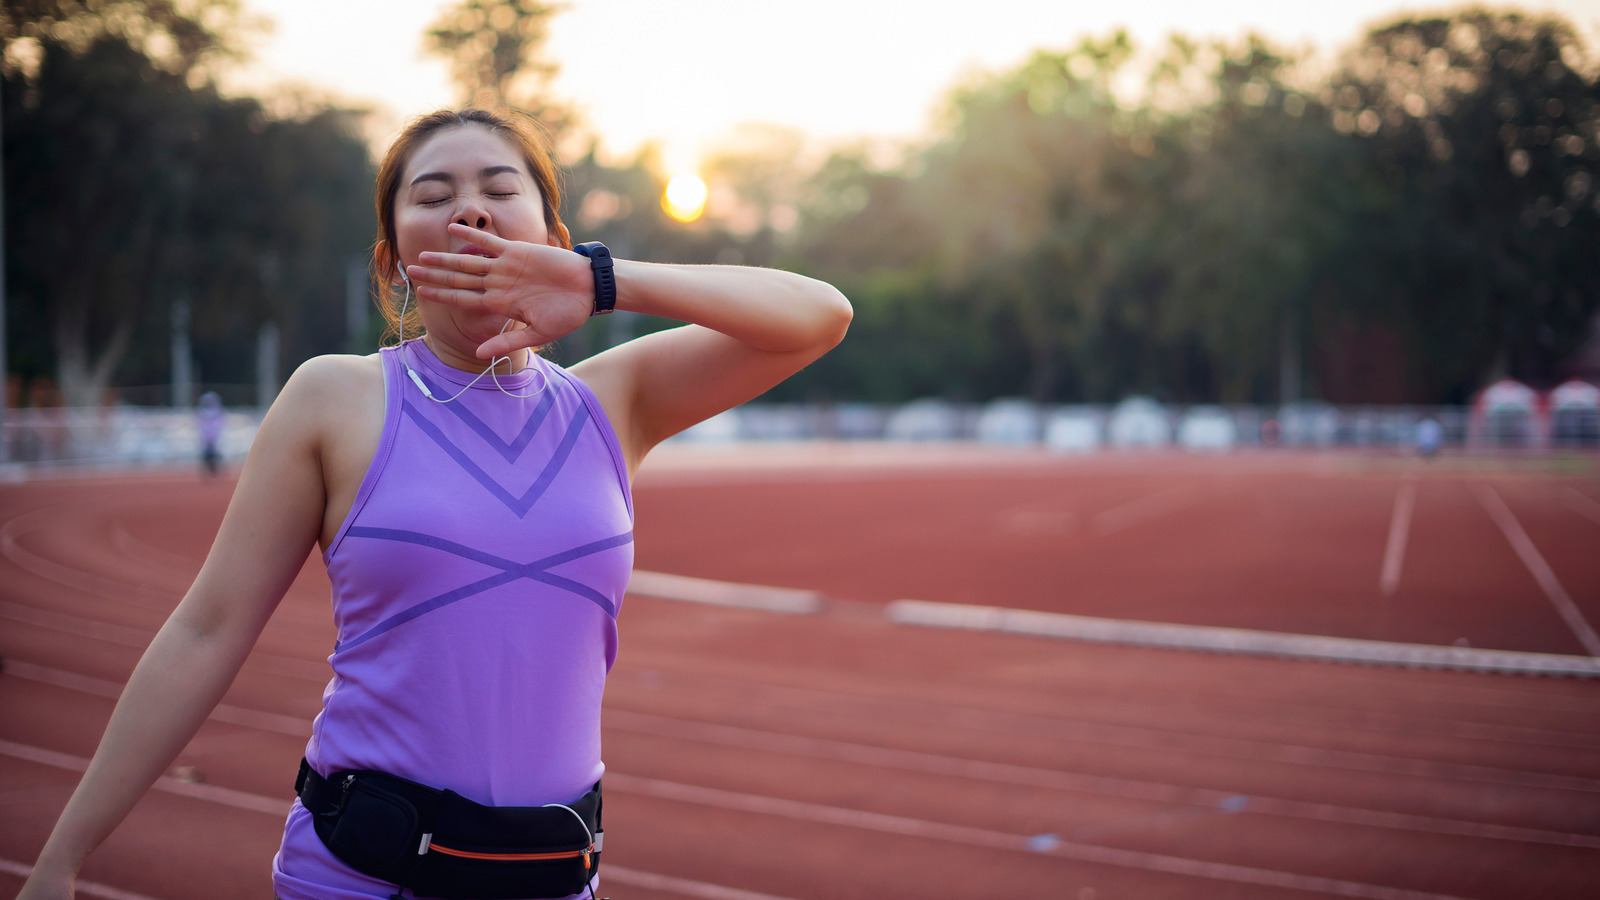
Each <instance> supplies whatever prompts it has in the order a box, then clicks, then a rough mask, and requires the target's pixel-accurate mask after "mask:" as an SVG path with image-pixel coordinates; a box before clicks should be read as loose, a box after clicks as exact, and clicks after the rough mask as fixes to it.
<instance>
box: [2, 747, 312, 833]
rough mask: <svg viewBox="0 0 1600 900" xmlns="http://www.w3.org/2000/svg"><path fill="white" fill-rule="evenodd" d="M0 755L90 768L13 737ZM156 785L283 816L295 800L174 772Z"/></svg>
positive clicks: (82, 760)
mask: <svg viewBox="0 0 1600 900" xmlns="http://www.w3.org/2000/svg"><path fill="white" fill-rule="evenodd" d="M0 756H9V757H12V758H13V759H21V760H26V761H27V762H31V763H38V764H39V765H42V766H51V767H53V768H57V769H67V770H68V771H72V772H84V771H87V770H88V768H89V760H88V759H86V758H84V757H82V756H73V755H71V754H68V753H57V752H56V751H54V750H46V749H44V748H43V747H32V746H29V745H27V744H18V743H15V742H13V741H0ZM152 787H153V788H154V789H155V790H158V791H163V792H165V793H168V794H177V795H178V796H180V797H188V798H190V799H192V800H204V801H206V802H208V803H216V804H218V805H220V806H231V807H233V808H234V809H243V810H248V811H250V812H258V813H266V814H267V815H272V816H277V817H278V818H280V819H281V818H284V817H286V816H288V815H289V805H290V804H291V803H293V802H294V798H293V797H285V798H282V799H279V798H274V797H263V796H261V795H260V794H250V793H246V792H244V791H236V790H233V789H232V788H225V787H218V786H217V785H214V784H190V783H188V782H186V781H179V780H178V779H176V778H173V777H172V776H170V775H162V776H161V777H160V778H157V779H156V783H155V784H154V785H152Z"/></svg>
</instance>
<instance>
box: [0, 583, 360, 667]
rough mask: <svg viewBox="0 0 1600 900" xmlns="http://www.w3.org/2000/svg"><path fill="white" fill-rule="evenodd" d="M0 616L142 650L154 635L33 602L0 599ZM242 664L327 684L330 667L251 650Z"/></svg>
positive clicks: (151, 631)
mask: <svg viewBox="0 0 1600 900" xmlns="http://www.w3.org/2000/svg"><path fill="white" fill-rule="evenodd" d="M0 619H10V620H11V621H13V622H22V623H24V624H27V625H33V626H36V627H38V628H47V629H49V630H51V631H59V632H62V633H63V634H70V635H72V636H73V637H81V638H88V639H90V640H96V641H104V642H106V643H108V644H116V645H118V646H120V647H132V648H135V649H137V650H141V651H142V650H144V649H145V648H146V647H148V646H150V641H151V640H153V639H154V638H155V636H156V633H155V631H153V630H150V629H145V628H133V627H130V626H127V625H112V624H110V623H109V622H101V621H99V620H96V619H89V618H85V617H83V616H73V615H68V614H66V613H58V612H54V611H52V610H48V609H40V608H38V607H35V606H26V605H24V604H21V603H12V602H11V601H9V600H0ZM244 668H246V669H250V670H251V671H255V672H260V673H262V674H266V675H281V676H283V677H285V678H298V679H301V680H304V681H312V682H315V683H317V684H327V683H328V679H329V678H331V677H333V669H331V668H329V666H328V665H327V663H325V662H321V663H319V662H312V661H311V660H308V659H300V658H298V657H294V656H279V655H277V654H274V653H266V652H263V651H261V650H255V651H252V652H251V653H250V655H249V656H247V657H246V658H245V661H244Z"/></svg>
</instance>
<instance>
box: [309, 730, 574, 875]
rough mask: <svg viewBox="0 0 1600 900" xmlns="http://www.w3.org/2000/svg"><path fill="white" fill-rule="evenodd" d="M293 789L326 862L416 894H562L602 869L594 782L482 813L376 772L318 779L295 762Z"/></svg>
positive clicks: (452, 795)
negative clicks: (574, 795)
mask: <svg viewBox="0 0 1600 900" xmlns="http://www.w3.org/2000/svg"><path fill="white" fill-rule="evenodd" d="M294 788H295V793H297V794H299V795H300V803H301V804H302V805H304V806H305V808H306V809H307V810H308V811H310V813H311V815H312V821H313V822H314V823H315V825H316V831H317V837H319V838H321V839H322V843H324V844H326V845H327V847H328V849H329V850H330V851H332V853H333V855H334V856H337V857H339V858H340V859H342V860H344V861H345V862H346V863H348V864H349V865H350V866H351V867H352V868H354V869H355V870H356V871H358V872H363V873H365V874H367V875H371V876H372V877H374V878H380V879H382V880H384V881H387V882H390V883H392V884H395V885H399V886H400V887H405V888H410V889H411V891H412V893H414V894H417V895H420V896H424V897H444V898H450V900H524V898H537V897H566V896H568V895H571V894H577V893H580V892H582V891H584V890H585V889H586V888H588V886H589V880H590V879H591V878H593V877H594V875H595V873H596V872H598V871H599V869H600V846H601V844H602V842H603V841H602V838H603V834H602V832H601V830H600V784H599V782H596V783H595V786H594V789H593V790H591V791H589V793H587V794H584V795H583V796H582V797H579V798H578V799H577V800H575V801H573V802H572V803H570V804H567V805H565V806H563V805H560V804H551V805H549V806H484V805H483V804H481V803H474V802H472V801H471V800H468V799H467V798H465V797H463V796H461V795H460V794H457V793H456V792H454V791H441V790H438V789H436V788H431V787H428V786H427V785H423V784H418V783H417V782H415V781H408V780H407V779H404V778H400V777H398V776H395V775H389V774H386V773H383V772H372V771H343V772H334V773H332V774H331V775H329V776H328V777H327V778H323V777H322V776H321V775H318V774H317V773H316V772H315V771H313V770H312V769H311V766H310V764H309V763H307V762H306V761H305V760H304V759H302V760H300V776H299V777H298V778H296V779H295V784H294Z"/></svg>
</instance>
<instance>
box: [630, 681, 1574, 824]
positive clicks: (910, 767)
mask: <svg viewBox="0 0 1600 900" xmlns="http://www.w3.org/2000/svg"><path fill="white" fill-rule="evenodd" d="M602 721H603V722H604V724H605V727H606V728H608V729H613V730H617V731H626V732H631V733H634V734H645V735H650V736H652V737H667V738H674V739H677V740H687V741H696V742H700V743H708V744H717V745H720V746H725V747H738V748H741V749H746V750H758V751H762V752H767V753H783V754H787V755H790V756H805V757H809V758H812V759H827V760H834V761H839V762H846V763H851V764H855V765H866V766H876V767H879V768H885V769H898V770H901V771H908V772H922V773H927V774H933V775H945V776H952V777H957V778H967V779H972V780H977V781H988V782H993V783H999V784H1011V785H1019V786H1022V787H1031V788H1044V789H1049V790H1058V791H1068V792H1074V793H1085V794H1097V795H1101V796H1107V797H1116V798H1119V799H1135V800H1147V801H1152V802H1156V803H1169V804H1180V805H1184V806H1188V807H1192V808H1198V809H1208V810H1213V811H1214V810H1216V809H1219V808H1222V807H1223V805H1224V804H1225V803H1227V802H1229V801H1237V799H1238V798H1240V797H1245V798H1246V802H1247V806H1246V810H1247V811H1249V812H1254V813H1260V814H1264V815H1275V816H1285V817H1289V818H1297V819H1312V820H1316V821H1323V822H1339V823H1341V824H1346V825H1359V826H1366V827H1372V828H1393V829H1400V830H1405V831H1421V832H1428V833H1431V834H1451V835H1461V836H1465V837H1476V838H1485V839H1488V840H1502V841H1526V842H1530V843H1536V844H1553V845H1557V846H1564V847H1590V848H1594V849H1600V836H1594V835H1587V834H1570V833H1567V832H1561V831H1548V830H1545V829H1539V828H1519V827H1516V826H1507V825H1491V824H1485V823H1482V822H1473V821H1467V820H1461V819H1446V818H1438V817H1434V816H1417V815H1409V814H1406V813H1394V812H1388V811H1384V810H1372V809H1363V808H1360V807H1350V806H1337V805H1333V804H1327V803H1308V802H1303V801H1299V800H1285V799H1281V798H1278V797H1263V796H1258V795H1254V794H1246V793H1244V792H1241V791H1224V790H1214V789H1209V788H1195V787H1181V786H1178V785H1172V784H1164V783H1161V782H1153V781H1140V780H1135V779H1130V778H1113V777H1108V776H1102V775H1089V774H1081V773H1077V772H1061V771H1057V770H1054V769H1040V768H1035V767H1033V766H1019V765H1012V764H1010V763H996V762H988V761H985V760H976V759H963V758H961V757H954V756H943V755H939V754H935V753H924V752H921V751H916V750H899V749H894V748H889V747H874V746H871V745H867V744H855V743H850V742H846V741H835V740H828V739H825V738H811V737H801V736H798V735H790V734H782V733H779V732H773V731H762V730H758V729H754V728H744V727H740V726H734V725H717V724H711V723H706V722H694V721H689V720H685V719H674V718H669V717H666V716H657V715H653V714H651V713H638V712H630V711H627V710H619V709H611V708H608V709H606V710H605V712H604V714H603V716H602Z"/></svg>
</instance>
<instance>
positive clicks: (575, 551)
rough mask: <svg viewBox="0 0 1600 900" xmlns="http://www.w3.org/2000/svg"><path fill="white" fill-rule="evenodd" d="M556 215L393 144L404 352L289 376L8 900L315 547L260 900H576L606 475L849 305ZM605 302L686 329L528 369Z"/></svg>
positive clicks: (212, 673)
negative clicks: (599, 235)
mask: <svg viewBox="0 0 1600 900" xmlns="http://www.w3.org/2000/svg"><path fill="white" fill-rule="evenodd" d="M560 199H561V198H560V188H559V185H558V182H557V178H556V172H555V168H554V165H553V164H552V162H551V160H550V157H549V154H548V153H547V151H546V150H545V148H544V146H543V144H542V143H541V142H540V141H539V140H538V139H537V138H536V137H535V135H534V134H533V132H532V131H531V130H530V129H529V128H528V127H527V126H526V125H525V124H524V123H522V122H520V121H518V120H514V119H511V118H508V117H504V116H500V115H497V114H494V113H490V112H485V111H481V110H474V109H466V110H459V111H441V112H437V113H434V114H432V115H428V116H425V117H422V118H420V119H417V120H415V121H413V122H412V123H411V124H410V125H409V126H408V127H407V128H406V129H405V130H404V132H403V133H402V134H401V135H400V136H399V138H398V139H397V140H396V141H395V143H394V145H393V146H392V147H391V148H390V149H389V152H388V155H387V157H386V158H385V159H384V161H383V164H382V166H381V168H380V170H379V175H378V183H377V188H376V197H375V200H376V207H377V215H378V223H379V234H378V241H377V243H376V245H375V247H374V266H375V268H376V270H377V271H378V272H379V273H381V278H380V284H385V283H386V284H387V288H388V289H387V290H385V291H384V296H383V298H382V300H383V305H384V307H385V312H386V314H388V316H389V319H390V324H391V326H392V328H393V330H394V331H395V332H396V333H398V334H399V336H400V337H402V338H408V339H404V340H403V341H402V342H401V343H400V344H399V345H398V346H393V347H386V348H384V349H383V350H381V351H380V352H378V353H374V354H371V355H368V356H352V355H345V356H324V357H318V358H315V359H312V360H309V361H307V362H306V363H305V364H303V365H301V366H300V367H299V369H298V370H297V371H296V372H295V373H294V375H293V376H292V377H291V378H290V379H289V381H288V383H287V384H286V385H285V387H284V389H283V392H282V393H281V395H280V396H279V397H278V399H277V400H276V402H275V403H274V404H273V406H272V408H271V410H270V411H269V412H268V414H267V416H266V418H265V419H264V420H263V422H262V424H261V428H260V430H259V432H258V434H257V436H256V438H255V441H254V443H253V445H252V447H251V450H250V454H249V457H248V458H247V459H246V461H245V464H244V468H243V470H242V472H241V474H240V476H239V482H238V485H237V487H236V489H235V491H234V495H233V500H232V502H231V504H230V505H229V508H228V512H227V514H226V516H225V517H224V520H223V523H222V525H221V528H220V530H219V532H218V534H217V537H216V540H215V543H214V545H213V547H212V549H211V552H210V555H209V556H208V557H207V559H206V562H205V565H204V567H203V568H202V569H201V571H200V574H199V576H198V577H197V578H196V580H195V582H194V585H193V586H192V587H191V588H190V589H189V591H188V593H187V594H186V595H185V597H184V598H183V600H182V602H181V603H180V604H179V605H178V607H177V609H176V610H175V611H174V612H173V614H172V616H171V617H170V618H169V619H168V621H167V623H166V625H165V626H163V628H162V629H161V631H160V632H159V633H158V634H157V635H156V637H155V639H154V640H153V641H152V642H151V644H150V647H149V649H148V650H147V651H146V653H145V655H144V658H143V659H142V660H141V661H140V663H139V665H138V667H137V668H136V669H135V671H134V673H133V675H132V677H131V678H130V679H129V682H128V685H127V687H126V689H125V690H124V691H123V693H122V697H121V699H120V700H119V702H118V704H117V707H116V710H115V712H114V713H113V714H112V717H111V721H110V723H109V724H108V726H107V728H106V732H105V735H104V737H103V738H102V740H101V743H100V747H99V749H98V750H97V752H96V753H95V756H94V759H93V761H92V762H91V763H90V765H89V767H88V769H87V771H86V772H85V774H84V777H83V780H82V781H81V783H80V784H79V786H78V788H77V790H76V791H75V792H74V794H73V796H72V798H71V800H70V801H69V802H68V804H67V806H66V809H65V810H64V811H63V812H62V814H61V818H60V820H59V821H58V822H57V824H56V827H55V830H54V831H53V833H52V834H51V836H50V839H49V840H48V842H47V843H46V845H45V847H44V849H43V850H42V852H41V853H40V856H39V860H38V863H37V865H36V866H35V868H34V871H33V874H32V875H31V877H30V878H29V880H28V882H27V884H26V885H25V886H24V888H23V891H22V894H21V897H23V898H25V900H40V898H64V897H69V896H71V894H72V885H73V882H74V878H75V875H76V872H77V871H78V869H79V867H80V866H81V865H82V864H83V861H84V858H85V857H86V856H87V855H88V854H89V853H90V851H92V850H93V849H94V847H95V846H96V845H98V844H99V843H100V842H101V841H102V840H104V839H105V837H106V836H107V835H108V834H109V833H110V832H111V831H112V829H113V828H115V827H116V825H117V824H118V823H119V822H120V821H122V819H123V818H124V817H125V816H127V814H128V812H129V811H130V810H131V809H132V807H133V806H134V804H135V803H136V802H137V801H138V799H139V798H140V796H141V795H143V793H144V792H145V791H146V790H147V789H148V788H149V787H150V785H151V784H152V783H153V782H154V781H155V780H156V779H157V778H158V777H160V776H161V774H162V773H163V772H164V771H166V770H167V769H168V767H169V766H170V765H171V764H172V762H173V760H174V758H175V757H176V756H177V754H178V753H179V751H181V750H182V749H183V748H184V746H185V745H186V744H187V743H188V742H189V740H190V738H191V737H193V735H194V734H195V732H196V731H197V730H198V729H199V727H200V725H201V724H202V723H203V722H204V721H205V719H206V717H207V715H208V714H209V712H210V711H211V709H212V707H213V706H215V705H216V703H217V702H218V701H219V700H220V699H221V697H222V695H223V693H224V692H225V691H226V690H227V688H228V686H229V685H230V684H231V683H232V681H233V679H234V677H235V675H236V674H237V673H238V671H239V669H240V666H241V665H242V664H243V662H244V660H245V657H246V656H247V655H248V654H249V652H250V650H251V647H252V646H253V645H254V644H255V642H256V640H257V638H258V636H259V635H260V634H261V631H262V629H263V627H264V626H265V625H266V622H267V620H268V618H269V617H270V616H271V615H272V612H273V610H274V609H275V608H276V606H277V604H278V602H279V601H280V599H281V598H282V597H283V594H284V591H285V590H286V589H287V588H288V586H289V584H290V582H291V581H293V579H294V578H295V575H296V574H297V573H298V571H299V570H300V567H301V564H302V563H303V562H304V560H305V558H306V555H307V553H308V552H309V551H310V550H311V548H312V547H313V546H314V545H320V546H321V548H322V558H323V561H324V563H325V564H326V565H327V567H328V573H329V576H330V579H331V581H332V584H333V607H334V619H335V623H336V625H337V631H338V640H337V642H336V643H335V646H334V652H333V654H332V656H331V657H329V660H330V662H331V664H332V667H333V672H334V677H333V680H332V681H331V682H330V684H329V686H328V688H327V690H326V692H325V693H324V697H323V710H322V712H321V714H320V715H319V716H318V717H317V719H316V721H315V723H314V725H313V728H312V735H311V739H310V741H309V743H308V744H307V746H306V752H305V756H306V759H305V760H303V761H302V763H301V771H300V776H299V778H298V780H297V783H296V792H297V794H298V798H297V800H296V802H295V803H294V804H293V806H292V808H291V809H290V810H289V815H288V820H287V823H286V825H285V830H284V837H283V842H282V845H281V847H280V849H279V852H278V854H277V856H276V857H275V858H274V860H273V885H274V888H275V891H276V893H277V895H278V896H279V897H281V898H282V900H365V898H391V897H404V896H406V894H407V891H409V892H410V893H412V894H414V895H421V896H444V897H453V896H476V897H567V896H590V897H592V896H594V893H593V892H594V890H595V889H596V886H597V883H598V882H597V877H598V876H597V874H596V871H597V868H598V858H597V855H596V854H598V852H599V851H600V849H601V840H600V834H599V833H600V830H601V825H600V822H599V806H600V803H599V784H598V782H599V781H600V777H601V774H602V773H603V769H604V766H603V765H602V763H601V760H600V729H599V722H600V700H601V693H602V690H603V688H604V684H605V676H606V673H607V672H608V671H609V670H610V668H611V664H612V662H613V660H614V658H615V653H616V647H617V633H616V615H617V611H618V609H617V608H618V605H619V604H620V603H621V601H622V597H623V592H624V589H625V588H626V585H627V581H628V578H629V575H630V573H631V570H632V562H633V544H632V539H633V538H632V527H633V508H632V499H631V491H630V485H631V480H632V477H633V475H634V473H635V472H636V471H637V470H638V467H639V464H640V462H641V461H642V460H643V459H644V457H645V454H646V453H648V452H649V450H650V449H651V448H652V447H654V446H655V445H656V444H658V443H660V442H661V441H662V440H664V439H666V438H667V437H669V436H671V435H673V434H675V433H677V432H679V431H682V430H683V429H685V428H688V427H689V426H691V425H694V424H695V423H697V422H700V421H702V420H704V419H707V418H710V417H711V416H713V415H716V414H717V413H720V412H722V411H724V410H727V409H730V408H732V407H734V406H737V405H738V404H741V403H744V402H745V401H748V400H750V399H752V398H754V397H756V396H758V395H760V394H762V393H763V392H765V391H767V390H768V389H770V388H771V387H773V386H774V385H776V384H778V383H779V382H781V381H783V380H784V379H785V378H787V377H788V376H789V375H791V374H793V373H794V372H796V371H798V370H799V369H800V368H801V367H803V366H805V365H806V364H808V363H810V362H811V361H813V360H815V359H817V358H818V357H820V356H821V355H822V354H823V353H825V352H827V351H828V350H829V349H830V348H832V347H833V346H835V345H836V344H837V343H838V342H839V341H840V340H841V339H842V338H843V336H844V333H845V330H846V328H847V327H848V325H849V322H850V318H851V308H850V304H849V303H848V301H846V300H845V298H844V297H843V296H842V295H841V294H840V293H839V292H838V291H837V290H835V289H834V288H832V287H831V286H829V285H827V284H824V283H822V282H819V281H815V280H812V279H809V278H805V277H802V276H799V275H795V274H792V273H788V272H782V271H777V270H772V269H756V268H744V267H735V266H676V265H667V264H656V263H642V262H635V261H629V260H620V259H619V260H615V261H613V260H611V258H610V256H609V254H608V252H607V251H606V249H605V248H604V247H603V246H601V245H599V244H587V245H580V247H579V248H578V249H579V250H580V251H581V252H573V249H571V248H572V241H571V238H570V237H569V236H568V232H567V229H566V226H565V225H563V224H562V222H561V220H560V217H559V215H558V214H557V210H558V209H559V208H560ZM613 307H614V308H616V309H624V310H631V311H634V312H638V313H643V314H648V315H655V316H662V317H666V318H670V319H674V320H677V321H680V322H683V323H686V324H685V326H684V327H680V328H674V329H670V330H667V331H661V332H657V333H654V334H649V335H645V336H643V337H640V338H637V339H635V340H632V341H629V342H627V343H624V344H621V345H619V346H616V347H613V348H611V349H609V350H606V351H605V352H603V353H600V354H597V355H595V356H593V357H590V358H589V359H586V360H584V361H582V362H581V363H578V364H576V365H574V366H573V367H572V369H571V370H570V371H568V370H566V369H564V368H562V367H560V366H557V365H555V364H554V363H552V362H550V361H549V360H546V359H544V358H542V357H541V356H539V355H538V354H537V352H535V351H536V350H537V348H540V347H542V346H544V345H546V344H549V343H550V342H552V341H555V340H557V339H558V338H561V337H562V336H564V335H566V334H568V333H570V332H572V331H573V330H574V329H576V328H578V327H579V326H581V325H582V324H583V323H584V322H585V321H587V320H588V319H589V318H590V317H591V316H592V315H595V314H597V313H604V312H608V311H610V309H611V308H613ZM419 326H420V327H419ZM412 334H415V335H416V336H409V335H412ZM289 777H290V775H289V773H288V772H285V773H284V780H285V782H286V783H287V781H288V779H289ZM558 833H559V834H558ZM624 839H627V838H624ZM580 862H581V865H580ZM430 879H431V880H430ZM402 888H403V889H402Z"/></svg>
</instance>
